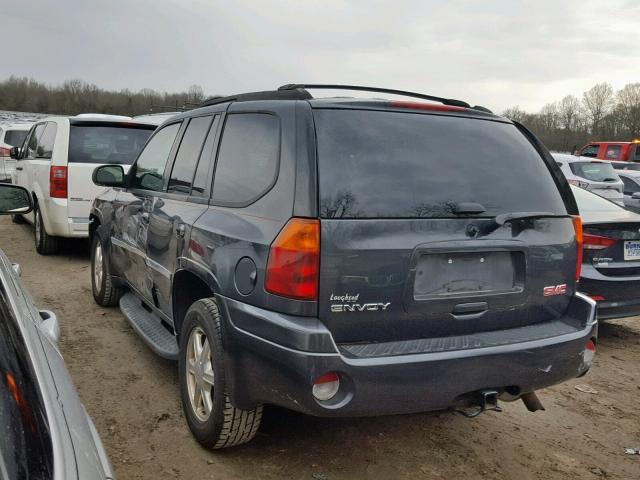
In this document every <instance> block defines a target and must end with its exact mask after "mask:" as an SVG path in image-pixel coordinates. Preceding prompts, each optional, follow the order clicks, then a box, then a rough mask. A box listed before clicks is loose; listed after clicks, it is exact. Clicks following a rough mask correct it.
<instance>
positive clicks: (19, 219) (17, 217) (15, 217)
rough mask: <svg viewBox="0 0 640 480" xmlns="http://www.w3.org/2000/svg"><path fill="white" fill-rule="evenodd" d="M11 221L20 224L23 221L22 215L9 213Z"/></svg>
mask: <svg viewBox="0 0 640 480" xmlns="http://www.w3.org/2000/svg"><path fill="white" fill-rule="evenodd" d="M11 221H12V222H13V223H16V224H18V225H21V224H23V223H24V222H25V220H24V217H23V216H22V215H11Z"/></svg>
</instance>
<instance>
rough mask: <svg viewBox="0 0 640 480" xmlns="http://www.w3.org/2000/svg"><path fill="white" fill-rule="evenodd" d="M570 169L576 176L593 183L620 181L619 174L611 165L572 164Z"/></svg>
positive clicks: (601, 163) (600, 163)
mask: <svg viewBox="0 0 640 480" xmlns="http://www.w3.org/2000/svg"><path fill="white" fill-rule="evenodd" d="M569 167H570V168H571V171H572V172H573V174H574V175H577V176H578V177H582V178H586V179H587V180H591V181H592V182H615V181H617V180H618V174H617V173H616V172H615V170H614V169H613V167H612V166H611V164H610V163H604V162H571V163H570V164H569Z"/></svg>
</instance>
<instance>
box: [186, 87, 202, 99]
mask: <svg viewBox="0 0 640 480" xmlns="http://www.w3.org/2000/svg"><path fill="white" fill-rule="evenodd" d="M188 94H189V100H188V101H189V103H202V102H204V90H203V89H202V87H201V86H200V85H191V86H190V87H189V90H188Z"/></svg>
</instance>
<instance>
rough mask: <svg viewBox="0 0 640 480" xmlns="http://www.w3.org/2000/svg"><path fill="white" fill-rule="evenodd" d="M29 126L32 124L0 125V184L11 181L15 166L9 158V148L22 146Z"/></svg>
mask: <svg viewBox="0 0 640 480" xmlns="http://www.w3.org/2000/svg"><path fill="white" fill-rule="evenodd" d="M31 125H33V123H14V124H9V125H0V182H8V181H11V177H12V176H13V172H14V169H15V166H16V161H15V160H14V159H12V158H11V156H10V152H11V148H12V147H19V146H21V145H22V143H23V142H24V139H25V137H26V136H27V133H29V129H30V128H31Z"/></svg>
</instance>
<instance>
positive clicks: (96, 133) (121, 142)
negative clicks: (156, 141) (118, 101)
mask: <svg viewBox="0 0 640 480" xmlns="http://www.w3.org/2000/svg"><path fill="white" fill-rule="evenodd" d="M154 130H155V127H154V126H138V125H135V126H122V125H95V124H89V123H88V124H86V125H83V124H77V125H71V132H70V133H69V163H105V164H119V165H131V164H132V163H133V161H134V160H135V159H136V157H137V156H138V154H139V153H140V150H142V147H143V146H144V144H145V142H146V141H147V139H148V138H149V136H150V135H151V134H152V133H153V131H154Z"/></svg>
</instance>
